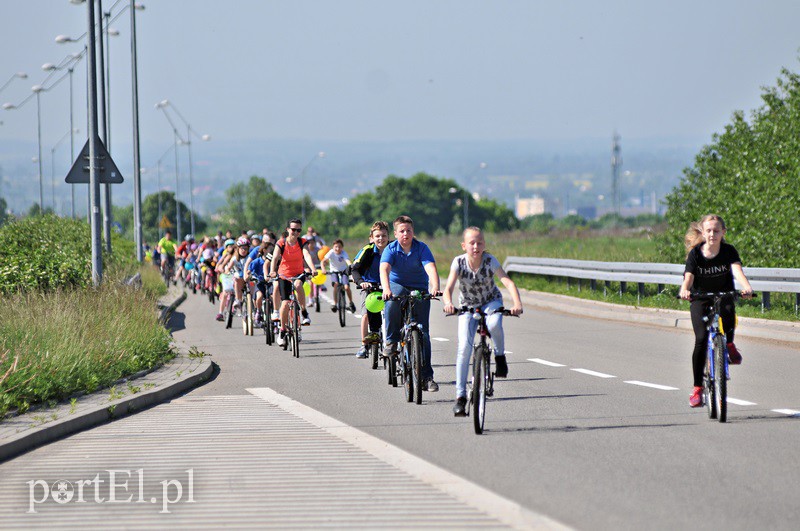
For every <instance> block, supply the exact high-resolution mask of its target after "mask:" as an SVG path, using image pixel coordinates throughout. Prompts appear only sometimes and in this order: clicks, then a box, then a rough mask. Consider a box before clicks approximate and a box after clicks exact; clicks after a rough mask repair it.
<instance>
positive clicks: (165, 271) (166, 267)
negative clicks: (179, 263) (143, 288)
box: [161, 253, 178, 287]
mask: <svg viewBox="0 0 800 531" xmlns="http://www.w3.org/2000/svg"><path fill="white" fill-rule="evenodd" d="M174 277H175V266H174V265H172V264H170V259H169V255H168V254H166V253H161V278H162V279H164V282H165V283H166V285H167V287H169V283H170V281H172V282H174V283H175V285H176V286H177V285H178V283H177V282H175V280H174Z"/></svg>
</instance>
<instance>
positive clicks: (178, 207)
mask: <svg viewBox="0 0 800 531" xmlns="http://www.w3.org/2000/svg"><path fill="white" fill-rule="evenodd" d="M172 134H173V138H174V142H175V228H176V229H177V231H178V234H177V235H176V237H175V239H176V240H178V241H182V240H181V238H183V236H182V235H181V234H182V233H181V202H180V200H179V199H178V190H179V188H178V187H179V186H180V183H179V182H178V175H179V171H178V130H177V129H173V131H172Z"/></svg>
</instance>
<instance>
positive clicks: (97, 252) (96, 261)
mask: <svg viewBox="0 0 800 531" xmlns="http://www.w3.org/2000/svg"><path fill="white" fill-rule="evenodd" d="M86 6H87V9H86V11H87V19H88V26H87V27H88V32H87V40H88V50H89V61H88V70H89V84H88V87H87V95H88V99H89V105H88V113H89V189H90V191H91V198H92V209H91V217H92V282H93V284H94V286H95V287H97V286H99V285H100V282H102V280H103V255H102V253H103V251H102V247H101V241H100V223H101V222H102V220H101V218H100V179H99V175H97V166H96V160H97V159H96V158H95V157H96V156H97V144H96V143H95V140H96V139H97V95H96V92H95V90H96V88H97V64H96V57H95V51H94V2H92V1H91V0H89V2H86Z"/></svg>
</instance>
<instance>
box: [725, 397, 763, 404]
mask: <svg viewBox="0 0 800 531" xmlns="http://www.w3.org/2000/svg"><path fill="white" fill-rule="evenodd" d="M728 403H729V404H736V405H737V406H756V405H758V404H756V403H755V402H748V401H747V400H739V399H738V398H731V397H728Z"/></svg>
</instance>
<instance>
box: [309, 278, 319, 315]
mask: <svg viewBox="0 0 800 531" xmlns="http://www.w3.org/2000/svg"><path fill="white" fill-rule="evenodd" d="M311 285H312V286H314V288H313V289H314V311H315V312H317V313H319V309H320V302H319V286H317V285H316V284H311Z"/></svg>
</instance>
